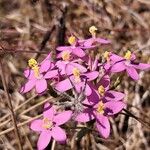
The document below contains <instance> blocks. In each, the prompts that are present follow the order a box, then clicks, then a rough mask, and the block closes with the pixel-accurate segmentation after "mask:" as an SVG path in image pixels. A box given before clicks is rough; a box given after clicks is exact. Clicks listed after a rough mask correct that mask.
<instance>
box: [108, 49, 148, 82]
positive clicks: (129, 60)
mask: <svg viewBox="0 0 150 150" xmlns="http://www.w3.org/2000/svg"><path fill="white" fill-rule="evenodd" d="M135 58H136V57H135V55H134V54H132V53H131V52H130V51H128V52H127V53H126V54H125V56H124V57H119V56H118V59H117V60H118V61H117V62H116V63H114V64H113V65H112V67H111V69H110V71H111V72H122V71H124V70H126V71H127V74H128V75H129V76H130V77H131V78H132V79H134V80H138V79H139V75H138V73H137V71H136V69H139V70H145V69H150V64H144V63H137V62H135Z"/></svg>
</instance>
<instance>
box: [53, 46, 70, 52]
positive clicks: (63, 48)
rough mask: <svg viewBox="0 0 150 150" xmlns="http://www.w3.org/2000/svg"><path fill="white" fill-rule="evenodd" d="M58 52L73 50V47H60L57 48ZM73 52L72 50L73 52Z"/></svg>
mask: <svg viewBox="0 0 150 150" xmlns="http://www.w3.org/2000/svg"><path fill="white" fill-rule="evenodd" d="M56 49H57V50H58V51H64V50H71V46H59V47H57V48H56ZM71 51H72V50H71Z"/></svg>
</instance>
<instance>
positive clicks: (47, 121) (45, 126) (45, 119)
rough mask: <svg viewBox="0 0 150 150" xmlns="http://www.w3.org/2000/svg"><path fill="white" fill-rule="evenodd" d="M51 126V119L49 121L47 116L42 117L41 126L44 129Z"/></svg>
mask: <svg viewBox="0 0 150 150" xmlns="http://www.w3.org/2000/svg"><path fill="white" fill-rule="evenodd" d="M52 126H53V123H52V121H50V120H49V119H48V118H44V119H43V124H42V127H43V128H44V129H51V128H52Z"/></svg>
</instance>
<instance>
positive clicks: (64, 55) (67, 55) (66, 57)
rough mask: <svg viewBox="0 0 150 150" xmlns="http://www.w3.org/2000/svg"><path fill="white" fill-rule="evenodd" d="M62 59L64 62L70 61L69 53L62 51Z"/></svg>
mask: <svg viewBox="0 0 150 150" xmlns="http://www.w3.org/2000/svg"><path fill="white" fill-rule="evenodd" d="M61 57H62V59H63V60H64V61H68V60H69V59H70V53H69V52H67V51H64V52H63V53H62V56H61Z"/></svg>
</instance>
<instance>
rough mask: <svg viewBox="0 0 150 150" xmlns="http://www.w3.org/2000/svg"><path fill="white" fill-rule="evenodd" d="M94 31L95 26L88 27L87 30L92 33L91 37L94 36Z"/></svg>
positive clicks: (95, 29)
mask: <svg viewBox="0 0 150 150" xmlns="http://www.w3.org/2000/svg"><path fill="white" fill-rule="evenodd" d="M96 31H97V28H96V27H95V26H91V27H90V28H89V32H90V33H91V35H92V36H93V37H95V36H96Z"/></svg>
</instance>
